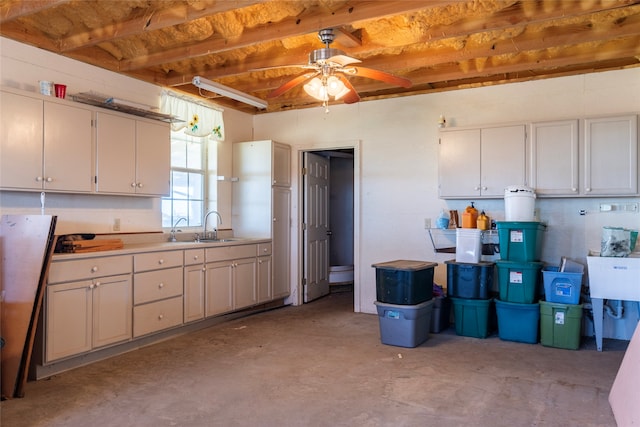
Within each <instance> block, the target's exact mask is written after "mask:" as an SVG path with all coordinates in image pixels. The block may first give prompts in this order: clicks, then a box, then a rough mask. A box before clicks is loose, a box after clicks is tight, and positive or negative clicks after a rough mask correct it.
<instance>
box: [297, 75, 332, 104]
mask: <svg viewBox="0 0 640 427" xmlns="http://www.w3.org/2000/svg"><path fill="white" fill-rule="evenodd" d="M303 88H304V91H305V92H307V93H308V94H309V95H311V96H313V97H314V98H315V99H317V100H319V101H328V100H329V94H328V92H327V88H326V86H325V85H324V84H323V83H322V80H320V79H319V78H318V77H314V78H312V79H311V80H310V81H309V83H307V84H305V85H304V86H303Z"/></svg>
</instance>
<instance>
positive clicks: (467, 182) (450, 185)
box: [438, 125, 527, 199]
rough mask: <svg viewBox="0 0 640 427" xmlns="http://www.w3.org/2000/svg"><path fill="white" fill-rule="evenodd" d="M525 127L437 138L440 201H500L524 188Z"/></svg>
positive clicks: (454, 131)
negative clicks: (508, 189) (506, 191)
mask: <svg viewBox="0 0 640 427" xmlns="http://www.w3.org/2000/svg"><path fill="white" fill-rule="evenodd" d="M525 159H526V128H525V125H513V126H498V127H487V128H481V129H451V130H445V131H442V132H441V134H440V152H439V157H438V168H439V170H438V176H439V191H440V197H441V198H445V199H446V198H450V199H456V198H478V197H484V198H500V197H504V189H505V188H506V187H508V186H509V185H522V184H526V183H527V180H526V176H527V175H526V163H525Z"/></svg>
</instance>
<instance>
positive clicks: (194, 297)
mask: <svg viewBox="0 0 640 427" xmlns="http://www.w3.org/2000/svg"><path fill="white" fill-rule="evenodd" d="M205 272H206V269H205V265H204V249H189V250H186V251H184V322H185V323H188V322H193V321H196V320H202V319H204V283H205V282H204V280H205Z"/></svg>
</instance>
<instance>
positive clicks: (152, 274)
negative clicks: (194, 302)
mask: <svg viewBox="0 0 640 427" xmlns="http://www.w3.org/2000/svg"><path fill="white" fill-rule="evenodd" d="M178 295H182V268H180V267H175V268H170V269H166V270H155V271H147V272H145V273H136V274H135V275H134V277H133V303H134V304H143V303H145V302H149V301H156V300H160V299H165V298H169V297H174V296H178Z"/></svg>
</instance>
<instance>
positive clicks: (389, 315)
mask: <svg viewBox="0 0 640 427" xmlns="http://www.w3.org/2000/svg"><path fill="white" fill-rule="evenodd" d="M387 318H389V319H399V318H400V312H399V311H392V310H388V311H387Z"/></svg>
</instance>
